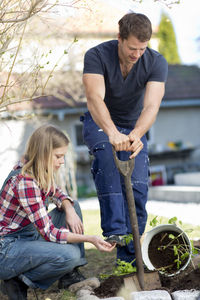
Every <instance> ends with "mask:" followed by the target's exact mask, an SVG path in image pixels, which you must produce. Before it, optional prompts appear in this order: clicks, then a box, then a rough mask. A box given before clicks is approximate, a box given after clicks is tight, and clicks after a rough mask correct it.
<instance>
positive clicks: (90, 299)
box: [76, 295, 99, 300]
mask: <svg viewBox="0 0 200 300" xmlns="http://www.w3.org/2000/svg"><path fill="white" fill-rule="evenodd" d="M76 300H99V298H98V297H97V296H95V295H85V296H83V297H80V298H79V297H77V298H76Z"/></svg>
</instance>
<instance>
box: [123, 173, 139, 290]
mask: <svg viewBox="0 0 200 300" xmlns="http://www.w3.org/2000/svg"><path fill="white" fill-rule="evenodd" d="M124 182H125V187H126V197H127V202H128V210H129V215H130V222H131V229H132V233H133V243H134V247H135V258H136V268H137V276H138V282H139V284H140V287H141V289H142V290H144V266H143V260H142V251H141V246H140V235H139V228H138V221H137V214H136V208H135V200H134V197H133V190H132V184H131V177H129V176H125V177H124Z"/></svg>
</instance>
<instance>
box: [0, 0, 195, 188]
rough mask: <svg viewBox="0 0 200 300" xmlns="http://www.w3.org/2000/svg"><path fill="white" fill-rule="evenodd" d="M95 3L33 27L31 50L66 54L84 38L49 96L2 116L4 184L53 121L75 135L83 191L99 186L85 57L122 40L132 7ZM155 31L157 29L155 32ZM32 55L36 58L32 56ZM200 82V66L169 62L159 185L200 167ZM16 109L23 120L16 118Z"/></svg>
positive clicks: (155, 165) (153, 143)
mask: <svg viewBox="0 0 200 300" xmlns="http://www.w3.org/2000/svg"><path fill="white" fill-rule="evenodd" d="M89 2H91V5H93V4H94V3H95V5H96V6H95V7H94V5H93V8H92V10H93V14H92V13H91V11H90V10H85V11H83V10H77V11H76V15H73V14H72V15H71V16H68V17H67V22H66V19H65V18H59V20H58V19H55V20H54V19H52V26H49V28H46V29H43V31H42V30H41V26H38V27H37V26H31V28H30V30H31V31H30V32H31V35H28V36H27V46H28V44H29V43H30V42H31V48H34V47H36V48H38V49H40V48H41V49H40V50H41V51H42V52H44V53H46V52H48V47H52V49H53V50H52V52H53V53H55V52H57V53H58V54H59V55H60V54H61V53H63V50H64V49H65V48H66V45H68V44H69V43H70V41H72V40H73V39H74V37H76V38H77V39H78V43H76V45H74V46H73V47H71V48H70V49H69V51H68V55H67V56H65V58H64V62H63V65H62V70H58V71H57V72H54V74H53V79H52V80H51V81H50V85H49V88H48V90H47V95H49V96H46V97H40V98H38V99H36V100H34V101H32V102H29V103H23V104H15V105H14V106H12V107H10V113H5V114H4V115H2V117H3V118H2V119H1V120H0V135H1V140H2V141H3V143H1V152H0V155H1V159H0V169H1V172H0V185H1V184H2V182H3V180H4V178H5V175H6V174H7V173H8V172H9V170H10V168H12V166H13V164H14V163H15V162H16V161H17V160H18V159H19V157H20V156H21V154H22V153H23V151H24V147H25V143H26V141H27V138H28V137H29V136H30V134H31V133H32V132H33V130H34V129H35V128H36V127H38V126H39V125H40V124H42V123H44V122H49V123H53V124H55V125H58V126H59V127H60V128H62V129H63V130H64V131H66V132H67V134H68V135H69V137H70V140H71V143H72V146H73V158H72V159H71V160H72V161H73V162H74V164H75V168H76V182H77V185H78V187H79V189H80V190H82V191H85V190H87V191H92V190H95V187H94V185H93V181H92V175H91V173H90V165H91V161H92V157H91V156H90V155H89V153H88V149H87V147H86V146H85V145H84V144H83V141H82V123H81V122H80V116H81V115H82V114H83V113H84V112H85V111H86V110H87V107H86V99H85V95H84V91H83V86H82V81H81V78H82V74H81V71H82V67H83V56H84V53H85V52H86V50H87V49H89V48H90V47H92V46H94V45H96V44H98V43H101V42H103V41H106V40H109V39H115V38H116V36H117V32H118V25H117V22H118V20H119V19H120V18H121V17H122V16H123V14H125V13H126V11H122V10H121V9H117V8H116V7H115V8H113V7H112V6H109V3H104V4H103V3H100V2H99V1H87V3H89ZM85 12H87V13H85ZM83 15H84V16H83ZM33 22H34V20H33ZM66 24H68V25H69V24H70V26H66ZM43 25H44V24H43ZM52 30H54V31H55V34H56V44H55V39H54V35H53V36H52V35H51V34H50V32H51V31H52ZM155 30H156V28H154V32H155ZM45 32H46V36H44V33H45ZM34 34H35V35H36V36H37V37H38V39H40V44H34V41H32V36H33V35H34ZM28 38H30V39H31V41H29V39H28ZM42 42H43V44H42ZM152 44H153V43H152ZM155 44H156V43H155ZM33 46H34V47H33ZM50 49H51V48H50ZM27 53H28V58H30V57H31V54H30V53H29V52H27ZM55 60H56V59H55ZM199 82H200V69H199V68H198V67H196V66H182V65H173V66H169V76H168V81H167V84H166V93H165V97H164V99H163V101H162V104H161V108H160V111H159V114H158V117H157V120H156V122H155V124H154V125H153V127H152V128H151V129H150V131H149V132H148V143H149V153H150V166H151V168H152V174H153V175H154V177H155V178H154V179H155V180H154V183H155V182H156V180H157V183H159V184H163V183H164V184H165V183H167V184H172V183H174V175H175V174H177V173H181V172H189V171H192V172H194V171H198V170H200V165H199V164H200V150H199V146H200V137H199V135H198V132H199V128H200V118H199V116H200V84H199ZM13 112H14V114H15V115H17V116H18V117H19V119H12V115H13ZM33 113H34V116H33ZM26 114H30V118H29V120H24V119H23V118H24V115H26ZM158 176H159V178H158Z"/></svg>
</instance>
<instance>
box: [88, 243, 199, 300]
mask: <svg viewBox="0 0 200 300" xmlns="http://www.w3.org/2000/svg"><path fill="white" fill-rule="evenodd" d="M194 246H195V247H196V248H199V249H200V240H199V241H196V242H194ZM192 261H193V263H190V264H189V265H188V267H187V268H186V269H185V270H183V271H182V272H180V273H179V274H177V275H174V276H170V277H169V276H166V275H163V274H160V273H159V277H160V282H161V289H164V290H167V291H168V292H169V293H173V292H175V291H179V290H200V255H198V256H197V257H196V258H193V259H192ZM194 262H195V264H194ZM130 276H131V274H130ZM124 277H127V275H125V276H111V277H109V278H108V279H106V280H104V281H102V282H101V285H100V287H99V288H97V289H95V290H94V293H95V295H96V296H98V297H99V298H102V299H103V298H107V297H115V296H118V295H119V291H120V290H121V288H122V287H123V284H124Z"/></svg>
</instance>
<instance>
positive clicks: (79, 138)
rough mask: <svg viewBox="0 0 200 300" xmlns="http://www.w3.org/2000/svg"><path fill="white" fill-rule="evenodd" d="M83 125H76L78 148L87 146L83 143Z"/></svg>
mask: <svg viewBox="0 0 200 300" xmlns="http://www.w3.org/2000/svg"><path fill="white" fill-rule="evenodd" d="M82 130H83V125H82V124H76V125H75V135H76V137H75V138H76V145H77V146H83V145H85V144H84V142H83V135H82Z"/></svg>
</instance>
